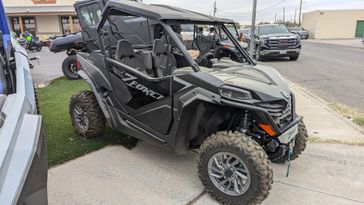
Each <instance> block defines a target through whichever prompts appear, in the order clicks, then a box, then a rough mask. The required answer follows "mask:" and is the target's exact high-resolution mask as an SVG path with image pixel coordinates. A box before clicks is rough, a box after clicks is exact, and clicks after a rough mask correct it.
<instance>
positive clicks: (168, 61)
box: [152, 39, 177, 77]
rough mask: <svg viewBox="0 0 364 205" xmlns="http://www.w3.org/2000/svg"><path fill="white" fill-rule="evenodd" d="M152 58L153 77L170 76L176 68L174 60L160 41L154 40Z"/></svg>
mask: <svg viewBox="0 0 364 205" xmlns="http://www.w3.org/2000/svg"><path fill="white" fill-rule="evenodd" d="M152 56H153V63H154V68H155V75H156V76H155V77H163V76H168V75H171V74H172V73H173V71H174V70H175V69H176V68H177V62H176V59H175V58H174V56H173V54H171V52H170V51H169V49H168V47H167V46H166V45H165V44H164V42H163V41H162V40H161V39H155V40H154V42H153V53H152Z"/></svg>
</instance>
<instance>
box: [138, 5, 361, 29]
mask: <svg viewBox="0 0 364 205" xmlns="http://www.w3.org/2000/svg"><path fill="white" fill-rule="evenodd" d="M299 1H300V0H274V1H273V0H258V8H257V10H258V13H257V22H260V21H274V18H275V15H277V18H278V19H282V16H283V7H285V8H286V20H293V19H294V13H295V10H297V14H296V15H297V17H296V18H298V8H299ZM143 2H144V3H154V4H168V5H172V6H177V7H181V8H185V9H189V10H193V11H197V12H200V13H204V14H212V13H213V4H214V0H178V1H176V0H143ZM216 2H217V13H216V15H217V16H219V17H225V18H230V19H234V20H235V21H237V22H240V23H243V24H250V22H251V12H252V7H253V5H252V2H253V0H216ZM332 9H364V0H344V1H343V0H303V12H308V11H313V10H332Z"/></svg>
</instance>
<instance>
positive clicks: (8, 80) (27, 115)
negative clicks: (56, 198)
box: [0, 2, 48, 205]
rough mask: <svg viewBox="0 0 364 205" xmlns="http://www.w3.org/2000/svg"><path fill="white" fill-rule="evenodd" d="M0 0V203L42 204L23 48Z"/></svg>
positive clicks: (40, 147) (38, 127)
mask: <svg viewBox="0 0 364 205" xmlns="http://www.w3.org/2000/svg"><path fill="white" fill-rule="evenodd" d="M4 16H5V15H4V10H3V7H2V4H1V2H0V17H1V19H0V20H1V21H2V22H0V204H1V205H15V204H16V205H23V204H24V205H25V204H26V205H46V204H47V203H48V202H47V201H48V200H47V170H48V165H47V155H46V147H45V138H44V134H43V129H42V117H41V116H40V115H38V114H37V105H36V96H35V92H34V88H33V81H32V76H31V73H30V66H29V59H28V56H27V53H26V51H25V50H24V49H23V47H21V46H20V45H18V44H17V42H16V41H14V40H13V41H10V35H9V29H8V27H7V25H6V20H5V21H3V18H4Z"/></svg>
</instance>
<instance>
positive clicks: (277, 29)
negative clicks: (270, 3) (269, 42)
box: [258, 25, 289, 35]
mask: <svg viewBox="0 0 364 205" xmlns="http://www.w3.org/2000/svg"><path fill="white" fill-rule="evenodd" d="M276 33H289V31H288V29H287V28H286V27H285V26H283V25H272V26H260V27H258V34H259V35H266V34H276Z"/></svg>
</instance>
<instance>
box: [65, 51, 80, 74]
mask: <svg viewBox="0 0 364 205" xmlns="http://www.w3.org/2000/svg"><path fill="white" fill-rule="evenodd" d="M79 69H80V63H79V62H78V60H77V56H76V55H70V56H68V57H67V58H66V59H65V60H64V61H63V63H62V71H63V74H64V76H66V77H67V78H68V79H70V80H77V79H80V78H81V77H80V76H79V75H78V74H77V72H78V70H79Z"/></svg>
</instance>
